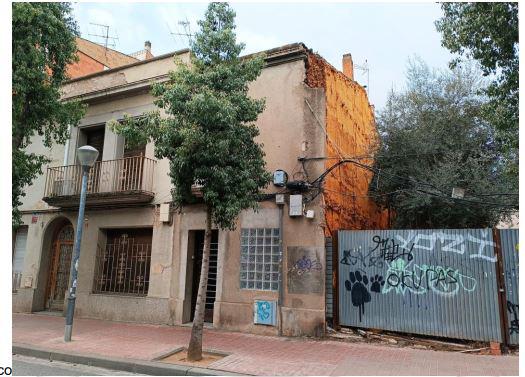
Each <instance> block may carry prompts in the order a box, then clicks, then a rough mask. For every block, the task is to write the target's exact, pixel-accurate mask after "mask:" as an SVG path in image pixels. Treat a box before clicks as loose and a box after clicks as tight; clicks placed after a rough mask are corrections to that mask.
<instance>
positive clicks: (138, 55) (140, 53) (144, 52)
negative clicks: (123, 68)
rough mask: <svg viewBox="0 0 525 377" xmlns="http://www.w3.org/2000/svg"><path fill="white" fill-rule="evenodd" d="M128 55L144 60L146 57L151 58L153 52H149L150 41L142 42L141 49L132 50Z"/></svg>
mask: <svg viewBox="0 0 525 377" xmlns="http://www.w3.org/2000/svg"><path fill="white" fill-rule="evenodd" d="M129 56H132V57H134V58H136V59H138V60H146V59H151V58H153V54H152V53H151V42H150V41H146V42H144V49H143V50H140V51H137V52H133V53H131V54H129Z"/></svg>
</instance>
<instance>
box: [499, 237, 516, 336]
mask: <svg viewBox="0 0 525 377" xmlns="http://www.w3.org/2000/svg"><path fill="white" fill-rule="evenodd" d="M518 233H519V232H518V229H502V230H500V231H499V234H500V239H501V250H502V254H503V268H504V277H505V292H506V295H507V297H506V299H507V302H506V309H507V322H508V333H509V344H518V343H519V319H518V315H519V256H518V236H519V234H518Z"/></svg>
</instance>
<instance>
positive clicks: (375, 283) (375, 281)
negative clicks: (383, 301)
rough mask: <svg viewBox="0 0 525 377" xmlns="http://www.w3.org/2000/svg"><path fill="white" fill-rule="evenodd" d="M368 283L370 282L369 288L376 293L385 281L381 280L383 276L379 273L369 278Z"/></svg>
mask: <svg viewBox="0 0 525 377" xmlns="http://www.w3.org/2000/svg"><path fill="white" fill-rule="evenodd" d="M370 283H371V284H372V285H371V286H370V290H371V291H372V292H376V293H379V292H381V287H382V286H383V285H385V281H384V280H383V277H382V276H381V275H376V276H374V277H372V278H370Z"/></svg>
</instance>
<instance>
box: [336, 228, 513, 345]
mask: <svg viewBox="0 0 525 377" xmlns="http://www.w3.org/2000/svg"><path fill="white" fill-rule="evenodd" d="M498 235H499V237H498ZM517 243H518V234H517V231H516V230H513V231H512V232H510V231H509V232H504V231H502V230H499V231H498V230H495V229H412V230H410V229H406V230H405V229H400V230H340V231H338V232H337V238H336V239H335V240H334V244H336V245H337V254H334V259H335V257H336V256H337V258H338V260H334V262H335V263H337V262H338V263H337V265H336V266H334V273H336V274H337V275H336V278H337V284H338V286H337V287H338V288H339V289H338V290H337V295H336V298H337V302H335V303H336V305H335V307H336V308H337V315H338V316H337V318H336V319H337V320H338V321H339V324H340V325H342V326H356V327H363V328H374V329H383V330H391V331H401V332H408V333H416V334H426V335H435V336H443V337H450V338H458V339H470V340H482V341H498V342H501V340H502V336H503V334H504V333H503V331H504V330H505V331H507V334H510V336H508V340H509V343H510V344H519V340H518V334H519V302H518V296H519V294H518V293H519V292H518V274H519V271H518V265H519V261H518V252H516V250H517V246H516V245H517ZM497 245H499V247H498V248H497V247H496V246H497ZM495 262H498V263H495ZM503 272H504V274H503ZM502 279H503V280H502ZM502 281H504V282H505V292H506V298H505V300H504V301H503V303H506V307H505V311H503V310H501V305H500V297H501V296H500V293H499V285H498V284H499V283H500V282H502ZM502 315H505V323H504V325H505V326H502V323H503V322H502V321H503V319H504V318H503V316H502ZM334 317H335V313H334Z"/></svg>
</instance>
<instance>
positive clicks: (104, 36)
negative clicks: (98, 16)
mask: <svg viewBox="0 0 525 377" xmlns="http://www.w3.org/2000/svg"><path fill="white" fill-rule="evenodd" d="M89 24H90V25H94V26H98V27H101V28H103V29H104V30H105V31H103V32H102V34H88V35H89V36H91V37H98V38H102V39H103V40H104V43H99V42H97V43H98V44H101V45H103V46H104V48H105V49H106V51H107V49H108V46H110V47H113V48H115V45H116V43H115V41H118V36H116V37H113V36H110V35H109V25H103V24H97V23H94V22H90V23H89ZM109 40H112V42H111V43H110V42H109Z"/></svg>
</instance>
